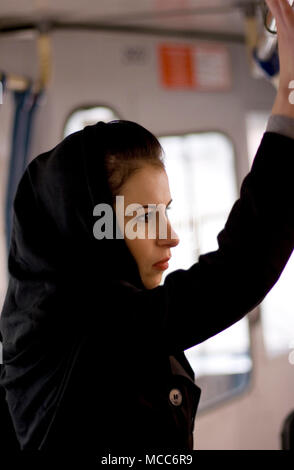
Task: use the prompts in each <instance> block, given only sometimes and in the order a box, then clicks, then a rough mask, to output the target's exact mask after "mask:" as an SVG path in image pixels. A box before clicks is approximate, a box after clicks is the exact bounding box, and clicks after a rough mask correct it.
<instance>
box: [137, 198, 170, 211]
mask: <svg viewBox="0 0 294 470" xmlns="http://www.w3.org/2000/svg"><path fill="white" fill-rule="evenodd" d="M171 202H172V199H171V200H170V201H169V203H168V204H167V205H166V207H168V206H169V205H170V203H171ZM155 205H156V204H149V206H155ZM141 207H144V209H148V204H144V205H143V206H141Z"/></svg>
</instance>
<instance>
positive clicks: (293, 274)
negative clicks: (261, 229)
mask: <svg viewBox="0 0 294 470" xmlns="http://www.w3.org/2000/svg"><path fill="white" fill-rule="evenodd" d="M269 115H270V111H269V112H267V113H265V112H260V111H255V112H251V113H249V114H248V116H247V119H246V124H247V136H248V137H247V139H248V144H249V151H250V154H251V155H253V156H254V155H255V153H256V150H257V148H258V146H259V143H260V140H261V137H262V134H263V132H265V129H266V124H267V120H268V117H269ZM250 147H251V148H250ZM250 163H251V162H250ZM293 279H294V255H292V256H291V257H290V260H289V262H288V264H287V266H286V268H285V269H284V271H283V273H282V275H281V277H280V279H279V282H278V283H277V284H276V285H275V286H274V287H273V288H272V290H271V291H270V292H269V294H268V295H267V296H266V298H265V299H264V301H263V302H262V304H261V320H262V331H263V337H264V344H265V348H266V352H267V355H268V357H269V358H272V357H274V356H277V355H279V354H285V353H289V360H290V355H291V348H292V349H294V333H293V332H294V315H293V312H294V298H293V294H292V289H293ZM291 357H292V355H291ZM290 362H291V363H293V362H294V361H290Z"/></svg>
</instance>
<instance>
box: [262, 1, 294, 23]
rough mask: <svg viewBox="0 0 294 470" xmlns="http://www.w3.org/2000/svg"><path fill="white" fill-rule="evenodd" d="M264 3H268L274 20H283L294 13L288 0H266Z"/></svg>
mask: <svg viewBox="0 0 294 470" xmlns="http://www.w3.org/2000/svg"><path fill="white" fill-rule="evenodd" d="M266 3H267V4H268V7H269V9H270V10H271V12H272V14H273V16H274V17H275V18H276V21H284V22H285V21H287V19H289V17H290V18H292V17H293V15H294V12H293V10H292V7H291V6H290V5H289V2H288V0H266Z"/></svg>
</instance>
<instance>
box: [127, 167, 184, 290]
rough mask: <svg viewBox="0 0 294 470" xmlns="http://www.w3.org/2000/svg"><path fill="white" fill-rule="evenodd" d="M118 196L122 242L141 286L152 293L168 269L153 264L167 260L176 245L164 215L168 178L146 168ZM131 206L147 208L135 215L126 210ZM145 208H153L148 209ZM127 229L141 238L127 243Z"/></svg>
mask: <svg viewBox="0 0 294 470" xmlns="http://www.w3.org/2000/svg"><path fill="white" fill-rule="evenodd" d="M119 195H120V196H124V209H125V216H124V238H125V242H126V244H127V246H128V248H129V250H130V252H131V254H132V255H133V257H134V259H135V261H136V263H137V266H138V268H139V272H140V276H141V279H142V282H143V284H144V286H145V287H146V288H147V289H152V288H154V287H157V286H158V285H159V284H160V281H161V278H162V274H163V272H164V271H165V269H167V267H168V266H167V264H166V263H165V264H164V263H161V264H160V265H155V264H156V263H158V262H159V261H161V262H162V260H167V259H169V258H170V257H171V248H172V247H175V246H177V245H178V243H179V238H178V236H177V234H176V232H175V231H174V230H173V229H172V227H171V224H170V221H169V219H168V214H167V210H168V209H167V208H168V206H169V204H170V202H171V195H170V190H169V184H168V177H167V174H166V172H165V171H164V169H161V168H159V167H156V166H152V165H150V164H145V165H144V166H142V168H140V169H139V170H137V171H135V172H134V173H133V174H132V175H131V176H130V177H129V178H128V180H127V181H126V182H125V184H124V185H123V186H122V188H121V191H120V194H119ZM130 204H134V205H135V204H136V205H138V206H139V205H140V206H146V207H144V209H143V208H142V207H141V210H140V212H136V211H135V210H134V207H135V206H133V207H132V208H129V210H128V206H129V205H130ZM148 204H149V205H151V204H152V207H149V208H148ZM128 214H129V215H128ZM135 224H136V225H135ZM130 229H131V232H132V233H134V232H136V233H137V234H138V235H139V234H140V238H134V239H130V238H129V237H128V235H129V234H130Z"/></svg>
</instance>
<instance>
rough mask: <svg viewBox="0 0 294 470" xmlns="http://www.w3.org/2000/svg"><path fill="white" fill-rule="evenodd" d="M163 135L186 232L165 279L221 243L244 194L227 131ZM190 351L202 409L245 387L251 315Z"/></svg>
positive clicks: (175, 218)
mask: <svg viewBox="0 0 294 470" xmlns="http://www.w3.org/2000/svg"><path fill="white" fill-rule="evenodd" d="M159 140H160V142H161V145H162V147H163V149H164V152H165V163H166V170H167V174H168V178H169V183H170V189H171V196H172V199H173V202H172V203H171V206H172V209H171V210H170V211H169V218H170V220H171V223H172V225H173V227H174V229H175V231H176V232H177V233H178V235H179V237H180V243H179V245H178V246H177V248H176V249H175V250H174V252H173V256H172V258H171V260H170V266H169V269H168V270H167V271H165V273H164V276H163V279H162V282H164V279H165V277H166V276H167V275H168V273H169V272H171V271H173V270H175V269H180V268H184V269H187V268H189V267H190V266H191V265H192V264H193V263H194V262H196V261H197V259H198V257H199V255H200V254H202V253H206V252H209V251H213V250H215V249H217V248H218V244H217V238H216V237H217V234H218V233H219V232H220V231H221V230H222V229H223V227H224V224H225V222H226V219H227V217H228V214H229V212H230V210H231V208H232V206H233V203H234V202H235V201H236V199H237V197H238V194H237V186H236V177H235V166H234V150H233V146H232V143H231V141H230V140H229V138H228V137H227V136H225V135H224V134H221V133H219V132H202V133H195V134H192V133H191V134H186V135H178V136H166V137H161V138H160V139H159ZM196 295H197V294H196ZM195 302H196V303H197V297H196V298H195ZM185 354H186V356H187V359H188V360H189V362H190V364H191V366H192V368H193V370H194V372H195V378H196V380H197V384H198V385H199V386H200V387H201V389H202V395H201V400H200V404H199V409H200V410H201V409H202V410H203V409H207V408H209V407H211V406H213V405H215V404H217V403H220V402H221V401H222V400H225V399H228V398H231V397H232V396H233V395H236V394H238V393H240V392H241V391H243V390H244V389H245V388H246V386H247V384H248V383H249V378H250V372H251V369H252V361H251V355H250V339H249V330H248V320H247V318H246V317H245V318H244V319H242V320H240V321H239V322H237V323H236V324H235V325H233V326H232V327H231V328H229V329H227V330H225V331H223V332H222V333H219V334H218V335H216V336H214V337H213V338H210V339H208V340H207V341H204V342H203V343H201V344H199V345H197V346H194V347H192V348H190V349H188V350H186V351H185Z"/></svg>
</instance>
